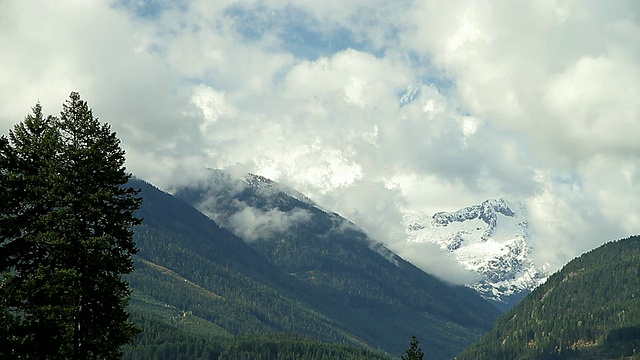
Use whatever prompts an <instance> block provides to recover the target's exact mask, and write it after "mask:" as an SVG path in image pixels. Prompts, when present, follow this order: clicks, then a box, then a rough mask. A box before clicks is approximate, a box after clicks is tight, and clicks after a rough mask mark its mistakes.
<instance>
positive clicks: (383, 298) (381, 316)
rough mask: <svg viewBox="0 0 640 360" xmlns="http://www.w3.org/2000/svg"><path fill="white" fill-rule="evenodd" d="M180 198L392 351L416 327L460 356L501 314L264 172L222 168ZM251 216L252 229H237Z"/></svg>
mask: <svg viewBox="0 0 640 360" xmlns="http://www.w3.org/2000/svg"><path fill="white" fill-rule="evenodd" d="M176 196H177V197H179V198H181V199H184V200H185V201H187V202H189V203H191V204H193V205H194V206H196V207H198V208H199V209H200V210H201V211H203V212H204V213H206V214H207V215H209V216H210V217H211V218H213V219H215V220H216V221H217V222H219V223H220V224H221V225H222V226H223V227H226V228H227V229H230V230H233V231H235V233H236V234H237V235H239V236H241V237H243V239H244V240H245V241H246V242H247V243H248V244H249V246H251V248H253V249H254V250H255V251H257V252H258V253H260V254H261V255H263V256H264V257H265V258H266V259H268V261H269V262H270V263H271V264H272V265H273V266H275V267H277V268H278V269H280V270H281V271H282V272H283V273H284V274H287V276H288V277H289V278H290V279H291V280H292V281H293V280H296V281H300V282H303V283H304V284H306V285H307V286H308V287H309V289H310V290H309V291H311V292H313V293H314V294H316V295H314V296H313V297H312V300H311V303H312V304H313V306H314V308H316V309H318V310H319V311H320V312H321V313H323V314H326V315H327V316H329V317H330V318H332V319H336V322H338V323H340V324H341V326H342V327H344V328H345V329H348V330H349V332H350V333H353V334H354V335H355V336H356V337H357V338H360V339H366V342H367V343H369V344H375V345H377V346H380V347H381V348H382V349H385V350H387V351H389V352H391V353H392V354H396V355H398V354H401V353H403V349H404V348H405V347H406V339H408V338H410V336H411V335H413V334H416V335H418V336H419V337H420V338H421V339H425V340H424V342H423V343H422V346H423V348H424V349H425V351H428V352H429V353H430V355H431V358H432V359H438V358H446V357H451V356H453V354H455V353H456V352H457V351H459V349H462V348H463V347H464V346H466V345H465V344H469V343H470V342H472V341H473V340H474V339H476V338H477V337H479V336H480V335H481V334H483V333H484V332H485V331H487V330H488V329H489V328H490V324H491V323H492V321H493V320H494V319H495V318H496V317H497V316H498V315H499V312H498V311H497V309H495V308H494V307H493V306H492V305H491V304H489V303H488V302H487V301H485V300H483V299H481V298H480V296H479V295H478V294H476V293H475V292H474V291H472V290H471V289H468V288H465V287H462V286H451V285H449V284H446V283H444V282H442V281H440V280H438V279H437V278H435V277H433V276H430V275H428V274H426V273H424V272H423V271H421V270H419V269H418V268H416V267H415V266H413V265H411V264H410V263H408V262H406V261H404V260H403V259H401V258H400V257H398V256H397V255H395V254H394V253H392V252H391V251H390V250H388V249H386V248H385V247H384V246H383V245H381V244H379V243H375V242H373V241H372V240H371V239H369V238H368V236H367V235H366V234H365V233H364V232H363V231H362V230H361V229H359V228H358V227H357V226H355V225H354V224H352V223H350V222H349V221H348V220H346V219H344V218H342V217H340V216H339V215H337V214H334V213H328V212H325V211H323V210H321V209H319V208H318V207H316V206H315V205H314V204H313V203H312V202H311V201H310V200H308V199H306V198H305V197H304V196H303V195H301V194H299V193H297V192H295V191H293V190H286V189H283V188H282V187H281V186H280V185H279V184H277V183H274V182H272V181H269V180H267V179H265V178H261V177H259V176H248V177H245V178H244V179H241V180H238V179H233V178H231V177H230V176H228V175H226V174H225V173H221V172H218V171H213V172H212V178H210V179H209V180H208V181H207V182H203V183H200V184H197V185H195V186H192V187H189V188H182V189H179V190H178V191H177V193H176ZM242 221H244V224H246V226H245V227H242V226H238V224H243V223H242ZM255 224H258V225H257V226H256V225H255ZM250 226H254V232H253V233H251V232H248V231H247V230H248V229H247V227H250Z"/></svg>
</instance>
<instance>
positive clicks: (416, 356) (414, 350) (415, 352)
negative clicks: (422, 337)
mask: <svg viewBox="0 0 640 360" xmlns="http://www.w3.org/2000/svg"><path fill="white" fill-rule="evenodd" d="M418 344H419V342H418V339H417V338H416V337H415V335H414V336H412V337H411V344H410V345H409V348H408V349H407V350H405V353H406V356H402V360H422V359H423V358H424V353H423V352H422V349H420V348H419V347H418Z"/></svg>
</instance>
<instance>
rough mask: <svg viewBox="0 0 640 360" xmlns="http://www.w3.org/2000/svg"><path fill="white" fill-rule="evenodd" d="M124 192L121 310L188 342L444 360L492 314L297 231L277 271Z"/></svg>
mask: <svg viewBox="0 0 640 360" xmlns="http://www.w3.org/2000/svg"><path fill="white" fill-rule="evenodd" d="M131 185H132V186H133V187H135V188H141V189H142V192H141V195H142V196H143V197H144V199H145V201H144V203H143V204H142V207H141V208H140V211H139V212H138V216H140V217H142V218H143V219H144V221H143V224H142V225H140V226H138V227H137V228H136V231H135V234H134V237H135V240H136V243H137V245H138V247H139V253H138V254H137V255H136V256H135V258H134V259H135V271H134V272H133V273H132V274H131V275H129V276H128V277H127V279H128V280H129V282H130V284H131V286H132V288H133V294H132V300H131V309H132V310H133V311H134V313H136V312H137V314H138V315H139V316H140V317H142V318H144V321H152V322H155V323H160V324H164V325H168V326H172V327H177V328H179V329H180V331H183V332H185V333H186V334H187V335H189V336H193V335H195V336H197V337H198V338H199V339H202V338H208V337H212V338H216V339H219V338H223V339H228V338H230V337H236V336H241V337H242V336H262V335H266V334H270V333H286V334H295V335H296V336H300V337H303V338H313V339H315V340H317V341H320V342H323V343H333V344H342V345H352V346H358V347H361V348H366V349H370V350H381V351H383V352H386V353H389V354H393V355H397V356H399V355H400V354H402V353H403V351H404V349H405V348H406V346H407V342H408V339H409V338H410V337H411V336H412V335H414V334H415V335H417V336H418V337H419V338H422V339H425V342H424V344H423V345H424V347H425V351H429V352H430V354H431V356H432V358H433V359H444V358H450V357H451V356H453V355H454V354H455V353H456V352H458V351H460V350H461V349H463V348H464V347H465V346H467V345H469V344H470V343H471V342H472V341H473V340H475V339H477V338H479V336H480V335H482V333H484V332H486V331H488V330H489V329H490V326H491V322H492V320H493V319H495V318H497V316H498V314H499V313H498V311H497V310H496V309H495V308H493V307H492V306H491V305H490V304H489V303H487V302H486V301H484V300H482V299H481V298H480V297H479V296H477V295H476V294H474V293H473V292H472V291H471V290H469V289H465V288H460V287H452V286H449V285H447V284H444V283H443V282H441V281H439V280H437V279H435V278H433V277H431V276H429V275H427V274H425V273H424V272H422V271H420V270H419V269H417V268H415V267H413V266H412V265H410V264H408V263H406V262H404V261H401V259H399V260H398V262H397V263H393V262H391V261H389V260H388V259H387V258H385V257H384V256H382V255H381V254H380V251H381V250H379V249H378V250H376V249H372V248H371V246H370V244H369V243H368V242H366V241H364V239H361V238H349V237H345V236H344V235H343V236H342V237H340V236H339V235H340V234H335V235H336V236H316V235H313V233H312V232H311V231H310V230H308V231H306V232H304V231H301V232H300V233H299V234H297V235H296V234H294V235H292V236H290V237H288V239H287V242H288V243H289V245H287V246H286V248H287V252H285V253H283V254H284V255H287V254H288V255H287V256H289V257H290V262H289V263H288V264H287V263H283V262H278V261H276V259H275V258H272V257H270V256H266V253H264V252H262V250H261V249H260V248H258V247H254V246H252V244H247V243H246V242H244V241H243V240H241V239H239V238H238V237H237V236H235V235H234V234H232V233H230V232H229V231H227V230H225V229H222V228H221V227H219V226H218V225H217V224H216V223H215V222H214V221H212V220H211V219H209V218H207V217H206V216H205V215H203V214H202V213H201V212H199V211H198V210H196V209H195V208H193V207H192V206H190V205H189V204H187V203H185V202H183V201H181V200H180V199H178V198H176V197H175V196H171V195H169V194H167V193H164V192H162V191H160V190H158V189H156V188H154V187H153V186H151V185H149V184H147V183H145V182H143V181H140V180H133V181H132V182H131ZM323 214H325V213H320V212H318V213H317V216H320V217H321V220H323V219H324V216H325V215H323ZM323 221H324V220H323ZM330 221H333V220H330ZM323 224H324V223H322V222H318V223H316V225H317V226H318V225H323ZM323 226H324V225H323ZM322 229H325V228H324V227H322ZM346 234H349V233H348V232H347V233H346ZM358 236H362V235H358ZM332 238H333V239H332ZM305 239H307V240H308V241H306V242H305V241H304V240H305ZM281 240H282V239H281ZM253 245H255V244H253ZM387 251H388V250H387ZM323 252H324V255H323ZM294 262H298V263H299V264H298V265H296V264H295V263H294ZM305 264H306V265H305ZM285 266H291V267H288V268H287V267H285ZM294 266H298V267H300V269H303V267H304V266H307V268H304V269H303V270H297V271H296V270H293V267H294ZM314 272H315V273H316V274H317V276H316V279H317V281H314V280H313V276H312V274H313V273H314ZM177 320H179V321H177ZM194 332H195V334H194ZM145 346H147V349H148V348H149V346H151V345H149V343H147V345H145Z"/></svg>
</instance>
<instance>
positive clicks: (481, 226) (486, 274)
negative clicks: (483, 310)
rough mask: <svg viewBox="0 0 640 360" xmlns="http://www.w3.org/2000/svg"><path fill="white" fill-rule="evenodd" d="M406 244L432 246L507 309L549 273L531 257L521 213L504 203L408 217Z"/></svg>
mask: <svg viewBox="0 0 640 360" xmlns="http://www.w3.org/2000/svg"><path fill="white" fill-rule="evenodd" d="M404 221H405V224H406V234H407V236H408V241H410V242H431V243H434V244H437V245H438V246H440V248H442V249H443V250H445V251H447V252H449V254H450V255H451V257H452V258H453V259H455V261H457V262H459V263H460V264H461V265H462V266H463V267H464V268H466V269H468V270H472V271H475V272H477V273H478V274H479V275H480V276H479V277H478V280H477V281H476V282H474V283H471V284H468V286H469V287H471V288H473V289H475V290H476V291H478V292H479V293H480V294H481V295H482V296H483V297H484V298H485V299H488V300H492V301H496V302H499V303H502V304H505V305H506V306H508V305H509V303H511V302H512V301H511V300H513V299H519V298H521V297H522V296H524V295H526V293H528V292H529V291H531V290H532V289H533V288H535V287H536V286H538V285H539V284H541V283H543V282H544V281H545V280H546V278H547V276H548V275H549V274H548V273H547V272H546V271H545V269H544V268H543V267H539V266H536V264H534V263H533V261H532V260H531V259H530V254H531V246H530V245H529V244H528V240H529V239H530V231H529V224H528V222H527V218H526V209H525V208H524V206H523V205H522V204H513V203H510V202H508V201H506V200H504V199H497V200H495V199H490V200H486V201H484V202H482V204H479V205H473V206H469V207H465V208H463V209H460V210H457V211H454V212H440V213H437V214H435V215H433V216H431V217H422V216H419V215H415V214H407V215H405V218H404Z"/></svg>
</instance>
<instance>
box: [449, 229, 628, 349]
mask: <svg viewBox="0 0 640 360" xmlns="http://www.w3.org/2000/svg"><path fill="white" fill-rule="evenodd" d="M563 358H564V359H614V358H634V359H637V358H640V236H633V237H629V238H626V239H623V240H619V241H614V242H610V243H607V244H605V245H603V246H601V247H599V248H597V249H595V250H592V251H590V252H587V253H585V254H583V255H582V256H580V257H578V258H576V259H574V260H572V261H571V262H569V263H568V264H567V265H565V266H564V267H563V268H562V270H561V271H559V272H557V273H555V274H554V275H552V276H551V277H550V278H549V279H548V280H547V282H546V283H544V284H543V285H541V286H539V287H538V288H536V289H535V290H534V291H533V292H532V293H531V294H529V295H528V296H527V297H526V298H525V299H523V300H522V301H521V302H520V303H519V304H518V305H516V306H515V307H514V308H513V309H512V310H510V311H509V312H507V313H505V314H504V315H503V316H501V317H500V318H499V319H498V320H497V321H496V322H495V324H494V327H493V330H492V331H491V332H490V333H489V334H487V335H486V336H484V337H483V338H482V339H481V340H480V341H478V342H477V343H475V344H474V345H472V346H471V347H469V348H468V349H466V350H465V351H463V352H462V353H461V354H460V355H458V356H457V359H461V360H462V359H563Z"/></svg>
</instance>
